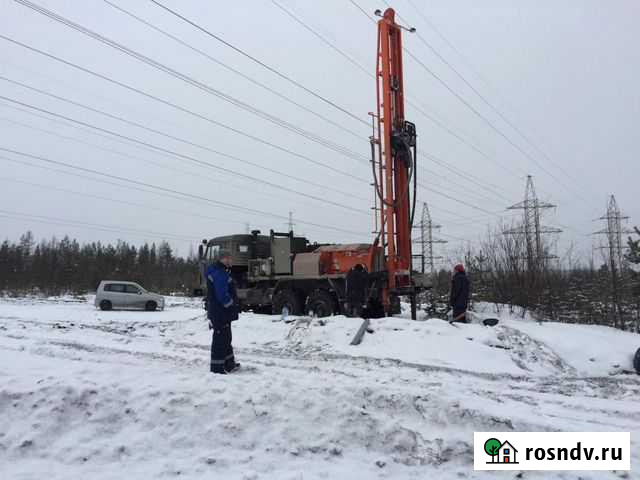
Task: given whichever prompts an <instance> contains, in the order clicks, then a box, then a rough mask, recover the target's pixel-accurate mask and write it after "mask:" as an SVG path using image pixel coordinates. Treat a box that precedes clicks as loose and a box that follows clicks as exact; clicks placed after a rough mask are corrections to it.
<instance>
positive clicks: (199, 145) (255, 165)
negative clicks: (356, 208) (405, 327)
mask: <svg viewBox="0 0 640 480" xmlns="http://www.w3.org/2000/svg"><path fill="white" fill-rule="evenodd" d="M0 80H4V81H6V82H9V83H12V84H14V85H19V86H21V87H23V88H26V89H28V90H31V91H33V92H37V93H40V94H42V95H46V96H48V97H51V98H55V99H56V100H60V101H62V102H65V103H68V104H70V105H74V106H76V107H80V108H82V109H85V110H88V111H90V112H94V113H98V114H100V115H103V116H105V117H108V118H111V119H113V120H118V121H120V122H123V123H126V124H127V125H132V126H134V127H137V128H140V129H143V130H146V131H148V132H152V133H155V134H157V135H161V136H163V137H166V138H169V139H171V140H175V141H178V142H180V143H184V144H185V145H189V146H192V147H197V148H200V149H202V150H205V151H207V152H210V153H214V154H216V155H220V156H222V157H226V158H229V159H232V160H235V161H238V162H241V163H244V164H247V165H250V166H251V167H255V168H259V169H261V170H265V171H267V172H271V173H275V174H277V175H280V176H283V177H286V178H290V179H292V180H296V181H298V182H302V183H306V184H309V185H313V186H315V187H319V188H322V189H324V190H330V191H333V192H335V193H340V194H341V195H345V196H347V197H351V198H357V199H359V200H365V198H364V197H360V196H357V195H354V194H353V193H350V192H345V191H343V190H340V189H335V188H333V187H331V186H330V185H325V184H321V183H317V182H313V181H311V180H309V179H308V178H302V177H298V176H295V175H291V174H289V173H286V172H282V171H280V170H276V169H273V168H270V167H265V166H264V165H261V164H259V163H256V162H252V161H249V160H246V159H243V158H239V157H237V156H235V155H230V154H227V153H224V152H221V151H219V150H215V149H213V148H210V147H207V146H204V145H201V144H198V143H195V142H191V141H189V140H186V139H184V138H181V137H178V136H176V135H172V134H169V133H167V132H163V131H161V130H157V129H154V128H151V127H149V126H147V125H144V124H141V123H139V122H134V121H132V120H128V119H126V118H124V117H122V116H118V115H114V114H111V113H108V112H106V111H104V110H99V109H97V108H93V107H90V106H88V105H85V104H83V103H80V102H76V101H74V100H71V99H68V98H65V97H62V96H60V95H56V94H53V93H51V92H48V91H46V90H41V89H39V88H35V87H32V86H30V85H27V84H25V83H22V82H18V81H17V80H12V79H10V78H7V77H4V76H2V75H0Z"/></svg>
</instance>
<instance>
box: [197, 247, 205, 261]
mask: <svg viewBox="0 0 640 480" xmlns="http://www.w3.org/2000/svg"><path fill="white" fill-rule="evenodd" d="M203 255H204V248H203V246H202V244H200V245H198V258H199V259H200V260H202V256H203Z"/></svg>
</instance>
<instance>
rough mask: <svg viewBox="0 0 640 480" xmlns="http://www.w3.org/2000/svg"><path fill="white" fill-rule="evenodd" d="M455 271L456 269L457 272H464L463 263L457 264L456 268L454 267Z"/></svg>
mask: <svg viewBox="0 0 640 480" xmlns="http://www.w3.org/2000/svg"><path fill="white" fill-rule="evenodd" d="M453 269H454V270H455V271H456V272H464V265H463V264H461V263H459V264H457V265H456V266H455V267H453Z"/></svg>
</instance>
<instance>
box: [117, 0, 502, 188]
mask: <svg viewBox="0 0 640 480" xmlns="http://www.w3.org/2000/svg"><path fill="white" fill-rule="evenodd" d="M105 1H106V0H105ZM271 2H272V3H273V4H274V5H275V6H276V7H278V8H279V9H280V10H282V11H283V12H284V13H285V14H286V15H287V16H289V17H290V18H291V19H293V20H294V21H295V22H296V23H298V24H299V25H301V26H302V27H303V28H305V29H306V30H307V31H309V32H311V33H312V34H313V35H314V36H315V37H316V38H318V39H320V41H322V42H323V43H324V44H325V45H327V46H329V47H330V48H331V49H332V50H333V51H334V52H336V53H338V54H339V55H340V56H342V57H343V58H346V59H347V60H348V61H349V62H350V63H351V64H352V65H354V66H355V67H356V68H358V69H359V70H360V71H362V72H363V73H364V74H365V75H367V76H368V77H370V78H375V75H374V74H373V73H371V72H369V71H368V70H367V69H366V68H365V67H363V66H362V65H361V64H360V63H359V62H357V61H355V60H354V59H353V58H351V57H350V56H349V55H348V54H347V53H345V52H344V50H342V49H341V48H340V47H338V46H336V45H335V44H334V43H332V42H331V41H329V40H328V39H327V38H326V37H324V36H323V35H321V34H320V33H318V32H317V31H316V30H315V29H313V28H312V27H311V26H309V25H308V24H307V23H305V22H304V21H303V20H302V19H300V17H299V16H297V15H295V14H294V13H293V12H291V11H290V10H288V9H286V8H285V7H284V6H282V5H281V4H280V3H278V2H277V1H276V0H271ZM374 22H375V21H374ZM408 103H409V104H410V105H412V106H414V108H416V110H417V111H419V112H420V113H422V114H423V115H425V116H427V117H428V118H430V116H429V115H428V114H427V113H426V112H424V111H422V110H421V109H420V108H419V107H418V106H417V105H415V104H414V103H412V102H410V101H408ZM443 127H444V126H443ZM445 128H446V127H445ZM447 130H448V129H447ZM452 133H453V134H455V132H452ZM456 136H457V135H456ZM460 138H462V137H460ZM419 154H420V155H421V156H424V155H425V154H424V153H422V152H420V153H419ZM428 158H435V156H431V157H428ZM487 158H489V157H488V156H487ZM437 163H439V164H442V163H444V162H443V161H442V160H437ZM500 166H501V167H502V168H505V169H506V168H507V167H504V166H503V165H500ZM447 168H448V169H450V170H453V168H452V167H447ZM456 173H457V174H459V175H460V176H462V177H465V178H467V179H470V176H469V175H466V174H464V173H463V172H460V171H457V172H456ZM469 181H471V182H472V183H474V184H476V185H478V186H480V187H481V188H483V189H485V190H487V191H489V192H490V193H492V194H494V195H497V196H499V197H500V196H501V195H499V194H497V193H496V192H495V190H493V189H490V188H487V187H486V186H485V185H483V184H480V183H479V182H476V181H475V180H473V179H470V180H469ZM485 199H486V197H485ZM502 199H503V200H505V199H507V197H504V196H502Z"/></svg>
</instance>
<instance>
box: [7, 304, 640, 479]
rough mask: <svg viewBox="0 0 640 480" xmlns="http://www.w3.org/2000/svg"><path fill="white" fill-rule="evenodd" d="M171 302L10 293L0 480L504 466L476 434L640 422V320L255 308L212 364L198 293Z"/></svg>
mask: <svg viewBox="0 0 640 480" xmlns="http://www.w3.org/2000/svg"><path fill="white" fill-rule="evenodd" d="M167 307H168V308H166V309H165V310H164V311H162V312H153V313H151V312H118V311H112V312H101V311H99V310H96V309H95V308H93V306H92V298H87V301H86V302H84V303H78V302H68V301H66V300H64V299H49V300H46V301H45V300H37V299H21V300H0V474H1V478H25V479H30V478H42V477H43V476H44V477H46V478H49V479H57V478H60V479H68V478H94V479H102V478H104V479H107V478H114V477H122V476H126V477H127V478H155V477H176V476H179V477H184V478H203V479H204V478H207V479H209V478H225V479H243V480H244V479H256V480H257V479H285V480H286V479H321V478H341V479H342V478H344V479H351V478H389V479H390V478H393V479H397V478H416V479H417V478H438V479H444V480H450V479H459V478H494V476H493V475H492V474H490V473H488V472H487V473H482V472H477V473H476V472H474V471H473V466H472V438H473V432H474V431H482V430H484V431H496V430H497V431H507V430H518V431H531V430H534V431H535V430H572V431H594V430H595V431H629V430H631V431H632V432H640V409H639V408H638V398H640V380H639V378H640V377H638V376H637V375H635V374H634V375H631V374H626V373H624V371H625V370H629V369H630V368H631V357H632V355H633V352H635V350H636V349H637V348H638V347H640V335H636V334H632V333H624V332H619V331H616V330H613V329H610V328H606V327H595V326H582V325H564V324H555V323H544V324H538V323H536V322H533V321H531V320H530V319H526V318H525V319H524V320H522V319H518V318H514V317H509V316H508V315H507V314H504V315H503V316H502V317H501V322H500V324H499V325H498V326H497V327H493V328H491V327H485V326H483V325H480V324H468V325H467V324H457V325H451V324H449V323H448V322H444V321H442V320H437V319H425V321H421V322H414V321H411V320H408V319H406V318H386V319H378V320H372V321H371V328H372V333H367V334H365V336H364V339H363V342H362V344H361V345H359V346H351V345H350V344H349V343H350V341H351V339H352V337H353V335H354V334H355V332H356V331H357V329H358V328H359V327H360V324H361V320H359V319H349V318H345V317H341V316H336V317H331V318H328V319H322V320H319V319H308V318H298V319H295V318H291V319H290V320H293V321H292V322H291V323H285V322H282V321H280V318H279V317H272V316H266V315H257V314H251V313H246V314H242V315H241V318H240V320H239V321H237V322H235V323H234V330H233V334H234V346H235V348H236V354H237V358H238V360H239V361H240V362H242V365H243V367H242V369H241V371H240V372H239V373H238V374H234V375H228V376H217V375H211V374H209V373H208V355H209V343H210V333H209V331H208V329H207V322H206V321H205V319H204V315H203V312H202V308H201V302H199V301H198V300H193V299H186V298H180V297H167ZM635 438H637V435H633V434H632V452H636V453H635V454H634V455H637V452H638V450H639V449H638V446H639V444H638V443H637V440H635ZM634 460H635V461H634ZM634 460H632V463H635V462H637V459H635V458H634ZM514 473H515V472H514ZM505 478H506V477H505ZM509 478H512V477H509ZM526 478H532V479H543V478H544V479H547V478H562V479H577V478H583V479H596V478H597V479H601V478H605V479H607V478H609V479H616V478H631V477H621V476H618V474H615V473H610V472H600V473H598V475H591V476H590V475H589V474H588V473H582V474H580V475H578V474H572V473H571V472H564V473H560V472H559V473H558V474H557V475H556V474H555V473H551V472H540V474H537V475H536V474H535V473H534V472H530V473H527V474H526Z"/></svg>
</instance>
